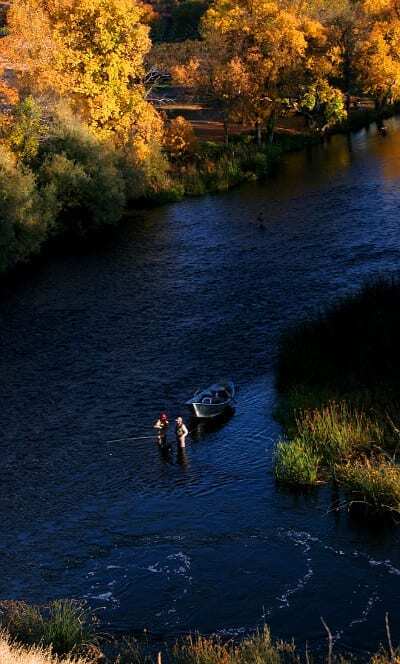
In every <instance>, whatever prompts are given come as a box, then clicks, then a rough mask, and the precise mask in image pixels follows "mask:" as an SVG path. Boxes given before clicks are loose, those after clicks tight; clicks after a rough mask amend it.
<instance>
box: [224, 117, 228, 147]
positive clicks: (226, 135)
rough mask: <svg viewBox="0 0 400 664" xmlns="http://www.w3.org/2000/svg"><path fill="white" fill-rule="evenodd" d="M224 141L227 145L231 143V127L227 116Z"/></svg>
mask: <svg viewBox="0 0 400 664" xmlns="http://www.w3.org/2000/svg"><path fill="white" fill-rule="evenodd" d="M224 143H225V145H229V127H228V121H227V119H226V118H224Z"/></svg>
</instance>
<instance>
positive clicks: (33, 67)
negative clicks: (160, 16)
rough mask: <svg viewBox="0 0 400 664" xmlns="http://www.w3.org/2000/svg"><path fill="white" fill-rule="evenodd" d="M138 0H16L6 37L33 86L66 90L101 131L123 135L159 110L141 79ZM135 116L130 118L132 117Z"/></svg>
mask: <svg viewBox="0 0 400 664" xmlns="http://www.w3.org/2000/svg"><path fill="white" fill-rule="evenodd" d="M144 13H145V8H144V7H143V5H141V4H139V3H138V2H136V1H135V0H14V2H13V4H12V7H11V10H10V22H9V28H10V36H9V37H7V39H6V40H2V42H1V46H3V44H4V45H5V49H6V53H8V54H10V57H11V56H12V57H13V59H14V60H15V61H16V63H17V68H19V69H20V73H21V74H20V77H21V79H24V81H23V82H24V84H25V86H27V87H28V88H29V89H31V90H33V91H42V90H46V89H49V90H52V91H54V92H56V93H57V94H58V95H60V96H67V97H68V99H69V101H70V103H71V104H72V107H73V109H74V110H75V111H76V112H78V113H79V114H80V116H81V117H82V118H83V120H84V121H86V122H87V123H88V124H89V125H90V126H91V127H92V128H93V130H94V131H96V132H97V133H98V134H100V135H101V136H108V137H110V136H113V137H114V138H115V140H117V141H118V142H121V141H122V142H123V141H124V140H126V136H127V135H131V134H132V126H135V131H137V128H138V126H139V125H140V122H139V119H138V118H139V115H140V113H141V112H143V121H144V122H148V121H149V119H150V120H152V115H153V116H156V113H155V111H154V110H153V108H152V107H151V106H149V105H147V103H146V102H145V101H144V95H145V91H144V88H143V86H142V85H141V83H140V79H141V78H142V77H143V75H144V66H143V58H144V56H145V55H146V53H147V52H148V51H149V48H150V39H149V34H148V33H149V28H148V27H147V26H145V25H143V24H142V23H141V18H142V16H143V15H144ZM132 118H133V119H132Z"/></svg>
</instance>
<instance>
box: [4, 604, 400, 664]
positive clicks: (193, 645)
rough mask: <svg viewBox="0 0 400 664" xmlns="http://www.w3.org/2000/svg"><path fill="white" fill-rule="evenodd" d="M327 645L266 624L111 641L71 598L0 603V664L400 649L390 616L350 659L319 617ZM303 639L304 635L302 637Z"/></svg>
mask: <svg viewBox="0 0 400 664" xmlns="http://www.w3.org/2000/svg"><path fill="white" fill-rule="evenodd" d="M321 622H322V627H323V630H324V632H325V634H326V639H327V646H326V648H324V650H323V652H321V651H315V652H314V653H313V652H309V650H308V646H307V641H305V644H304V645H302V647H301V648H298V647H297V645H296V644H295V642H294V641H293V640H291V641H284V640H281V639H276V638H274V637H273V636H272V635H271V631H270V629H269V628H268V626H267V625H264V627H263V628H261V629H259V630H257V631H254V632H253V633H252V634H249V635H247V636H245V637H242V638H241V639H227V638H225V639H224V638H221V637H218V636H215V635H214V636H208V637H204V636H202V635H200V634H194V635H193V634H189V635H187V636H183V637H181V638H180V639H179V640H178V641H176V642H175V644H174V645H167V644H158V645H157V644H151V643H150V642H149V640H148V639H147V638H146V635H144V636H143V638H141V639H140V640H138V639H135V638H129V637H125V638H121V637H120V638H114V637H112V636H111V635H104V634H101V633H100V632H99V631H95V630H94V629H93V613H92V612H91V611H90V610H89V609H88V607H87V606H86V605H85V604H81V603H79V602H74V601H71V600H64V601H61V600H60V601H56V602H52V603H51V604H50V605H48V606H47V607H36V606H30V605H28V604H25V603H23V602H2V603H1V610H0V624H1V626H2V628H3V631H2V632H1V633H0V657H1V662H2V664H58V663H59V662H60V661H61V662H63V663H64V664H100V662H102V663H103V664H153V663H154V664H155V663H156V662H157V664H161V663H162V662H163V661H167V662H168V663H169V664H221V663H223V664H255V663H256V664H285V663H289V662H291V663H293V664H295V663H296V664H301V662H303V661H304V662H305V663H306V664H308V663H309V662H310V660H311V661H319V660H322V661H325V660H326V661H327V662H328V664H332V663H333V662H341V663H342V664H345V663H346V662H354V661H357V662H360V663H361V662H364V663H367V662H368V663H369V664H386V663H387V664H389V662H390V663H391V664H394V663H395V662H397V661H398V657H399V656H400V650H399V649H398V648H396V647H395V646H394V645H393V642H392V635H391V631H390V622H389V617H388V615H387V614H386V618H385V629H384V628H383V621H382V641H383V640H384V637H385V641H386V643H385V646H383V645H381V647H380V650H379V651H378V652H377V653H375V654H372V655H371V654H369V655H364V656H363V657H357V659H356V660H355V659H354V656H352V655H347V656H346V655H345V654H343V653H342V654H340V653H339V652H338V653H336V652H335V651H334V638H333V635H332V633H331V631H330V629H329V626H328V625H327V624H326V622H325V620H324V619H323V618H321ZM305 638H306V637H305Z"/></svg>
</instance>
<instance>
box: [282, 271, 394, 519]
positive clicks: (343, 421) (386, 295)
mask: <svg viewBox="0 0 400 664" xmlns="http://www.w3.org/2000/svg"><path fill="white" fill-rule="evenodd" d="M399 334H400V283H399V282H397V281H389V280H381V281H377V282H375V283H373V284H371V285H368V286H365V287H364V288H363V289H362V290H361V291H360V292H358V293H356V294H355V295H352V296H349V297H347V298H345V299H344V300H342V301H341V302H339V303H337V304H336V305H335V306H333V307H332V308H331V309H329V310H328V311H326V312H325V313H323V314H321V315H320V316H319V317H318V318H317V319H316V320H314V321H310V322H306V323H304V324H302V325H300V326H299V327H297V328H296V329H294V330H292V331H290V332H289V333H288V334H287V335H286V336H285V338H284V339H283V340H282V343H281V348H280V355H279V361H278V367H277V381H278V389H279V392H280V405H279V408H278V410H277V416H278V419H280V421H281V422H282V424H283V426H284V428H285V431H286V434H287V440H285V441H283V442H281V443H280V444H279V445H278V447H277V449H276V458H275V473H276V477H277V479H278V480H279V481H282V482H288V483H291V484H299V485H305V484H308V485H312V484H316V483H318V482H319V481H321V480H324V479H327V478H333V479H335V480H336V481H338V482H339V483H341V484H342V485H343V487H344V488H345V489H346V491H347V492H348V495H349V505H352V504H365V505H367V506H369V507H370V508H372V509H373V510H375V511H389V512H392V513H396V514H398V513H400V467H399V466H398V465H397V452H398V448H399V447H400V418H399V414H398V413H399V407H398V406H399V401H400V379H399V376H400V349H399V344H398V339H399Z"/></svg>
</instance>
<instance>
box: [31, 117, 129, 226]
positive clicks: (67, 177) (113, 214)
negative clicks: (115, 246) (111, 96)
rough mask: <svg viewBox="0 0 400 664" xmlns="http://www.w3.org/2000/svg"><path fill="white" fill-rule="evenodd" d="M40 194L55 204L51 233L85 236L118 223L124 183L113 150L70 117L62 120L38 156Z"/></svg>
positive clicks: (55, 126) (122, 201) (123, 194)
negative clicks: (45, 193)
mask: <svg viewBox="0 0 400 664" xmlns="http://www.w3.org/2000/svg"><path fill="white" fill-rule="evenodd" d="M38 160H39V162H40V165H39V168H38V173H39V175H38V181H39V185H40V188H41V190H44V191H46V190H47V191H51V192H52V195H53V197H54V199H55V202H56V203H55V207H56V217H55V226H56V227H55V232H56V233H57V234H58V233H65V234H68V235H73V236H78V237H84V236H86V235H88V234H89V233H91V232H93V231H94V230H101V229H102V228H104V227H106V226H111V225H115V224H117V222H118V221H119V220H120V219H121V217H122V215H123V213H124V210H125V202H126V198H125V183H124V180H123V177H122V175H121V173H120V171H119V170H118V168H117V155H116V153H115V151H114V150H113V148H112V147H111V146H110V145H108V144H105V143H103V142H100V141H99V140H97V139H96V138H95V137H94V136H92V134H91V133H90V132H89V130H88V129H87V128H86V127H85V126H84V125H82V124H81V123H79V122H77V121H76V120H74V119H72V118H65V117H64V118H60V119H59V120H58V121H56V123H55V124H54V125H53V126H52V128H51V130H50V135H49V136H48V138H47V140H46V141H45V142H44V144H43V145H42V147H41V150H40V153H39V155H38Z"/></svg>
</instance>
